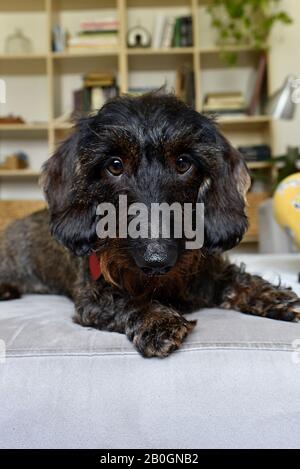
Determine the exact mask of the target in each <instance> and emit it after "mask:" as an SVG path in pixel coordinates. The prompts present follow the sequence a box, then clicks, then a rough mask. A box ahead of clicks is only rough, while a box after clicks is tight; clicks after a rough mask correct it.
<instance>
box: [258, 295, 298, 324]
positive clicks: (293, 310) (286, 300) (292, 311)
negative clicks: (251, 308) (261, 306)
mask: <svg viewBox="0 0 300 469" xmlns="http://www.w3.org/2000/svg"><path fill="white" fill-rule="evenodd" d="M291 293H292V292H291ZM264 316H265V317H267V318H270V319H279V320H281V321H293V322H298V321H300V299H299V298H297V297H296V295H294V296H292V295H291V296H287V295H283V296H282V298H281V299H280V300H279V302H277V303H276V304H270V305H267V307H266V311H265V314H264Z"/></svg>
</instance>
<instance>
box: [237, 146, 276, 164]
mask: <svg viewBox="0 0 300 469" xmlns="http://www.w3.org/2000/svg"><path fill="white" fill-rule="evenodd" d="M238 151H239V152H240V153H241V154H242V155H243V156H244V158H245V160H246V161H267V160H269V159H270V158H271V148H270V146H269V145H244V146H240V147H238Z"/></svg>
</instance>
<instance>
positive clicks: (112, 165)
mask: <svg viewBox="0 0 300 469" xmlns="http://www.w3.org/2000/svg"><path fill="white" fill-rule="evenodd" d="M107 170H108V171H109V172H110V174H112V175H113V176H120V175H121V174H122V173H123V171H124V166H123V162H122V160H121V159H120V158H112V159H111V160H110V161H109V163H108V165H107Z"/></svg>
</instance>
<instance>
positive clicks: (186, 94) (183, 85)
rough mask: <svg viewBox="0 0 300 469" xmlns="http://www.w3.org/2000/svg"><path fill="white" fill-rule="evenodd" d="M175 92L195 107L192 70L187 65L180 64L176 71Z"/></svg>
mask: <svg viewBox="0 0 300 469" xmlns="http://www.w3.org/2000/svg"><path fill="white" fill-rule="evenodd" d="M175 93H176V96H178V97H179V98H180V99H182V101H184V102H185V103H186V104H188V105H189V106H191V107H195V91H194V71H193V69H192V68H190V67H188V66H185V65H184V66H182V67H179V68H178V69H177V72H176V84H175Z"/></svg>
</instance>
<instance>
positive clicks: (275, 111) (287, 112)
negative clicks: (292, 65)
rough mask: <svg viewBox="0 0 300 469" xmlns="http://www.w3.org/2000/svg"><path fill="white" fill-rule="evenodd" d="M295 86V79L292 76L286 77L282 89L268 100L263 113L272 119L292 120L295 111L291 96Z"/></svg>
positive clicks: (296, 83)
mask: <svg viewBox="0 0 300 469" xmlns="http://www.w3.org/2000/svg"><path fill="white" fill-rule="evenodd" d="M297 86H298V80H297V78H296V77H294V76H293V75H290V76H288V77H287V78H286V80H285V82H284V84H283V85H282V87H281V88H280V89H279V90H278V91H276V92H275V93H274V94H273V95H272V96H270V98H269V99H268V102H267V104H266V108H265V113H266V114H267V115H269V116H272V117H273V118H274V119H285V120H291V119H293V118H294V115H295V110H296V102H295V100H293V94H294V92H295V88H296V87H297Z"/></svg>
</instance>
